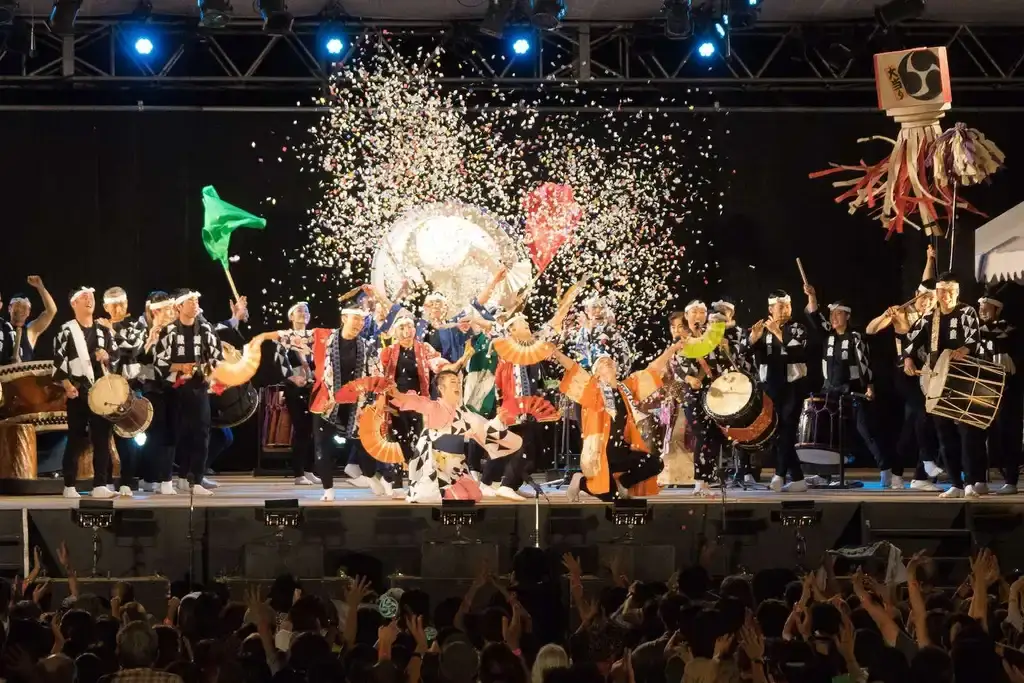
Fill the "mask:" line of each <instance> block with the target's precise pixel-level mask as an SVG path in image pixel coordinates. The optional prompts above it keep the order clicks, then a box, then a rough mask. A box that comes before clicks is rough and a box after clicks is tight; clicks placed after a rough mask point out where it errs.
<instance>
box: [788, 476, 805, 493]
mask: <svg viewBox="0 0 1024 683" xmlns="http://www.w3.org/2000/svg"><path fill="white" fill-rule="evenodd" d="M782 490H783V491H784V492H785V493H803V492H804V491H806V490H807V480H806V479H798V480H797V481H791V482H789V483H788V484H786V485H785V486H783V487H782Z"/></svg>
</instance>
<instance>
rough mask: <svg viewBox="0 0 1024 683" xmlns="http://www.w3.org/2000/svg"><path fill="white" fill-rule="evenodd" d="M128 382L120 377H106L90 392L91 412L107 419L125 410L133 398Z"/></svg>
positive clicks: (97, 381) (97, 382)
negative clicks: (125, 406) (129, 398)
mask: <svg viewBox="0 0 1024 683" xmlns="http://www.w3.org/2000/svg"><path fill="white" fill-rule="evenodd" d="M131 393H132V391H131V388H130V387H129V386H128V380H126V379H125V378H124V377H121V376H120V375H104V376H103V377H100V378H99V379H98V380H96V383H95V384H93V385H92V389H90V390H89V410H91V411H92V412H94V413H95V414H97V415H100V416H103V417H107V416H109V415H114V414H116V413H118V412H121V411H122V410H123V406H124V404H125V403H127V402H128V397H129V396H131Z"/></svg>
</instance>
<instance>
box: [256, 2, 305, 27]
mask: <svg viewBox="0 0 1024 683" xmlns="http://www.w3.org/2000/svg"><path fill="white" fill-rule="evenodd" d="M256 6H257V7H258V8H259V10H260V16H261V17H263V30H264V31H265V32H266V33H271V34H284V33H288V32H289V31H291V30H292V23H294V21H295V19H294V17H292V14H291V12H289V11H288V5H286V4H285V1H284V0H256Z"/></svg>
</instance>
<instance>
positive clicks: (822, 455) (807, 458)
mask: <svg viewBox="0 0 1024 683" xmlns="http://www.w3.org/2000/svg"><path fill="white" fill-rule="evenodd" d="M796 457H797V458H799V459H800V462H802V463H806V464H808V465H833V466H838V465H839V462H840V461H841V460H842V457H843V456H841V455H840V454H839V453H837V452H836V451H828V450H825V449H823V448H799V447H797V449H796Z"/></svg>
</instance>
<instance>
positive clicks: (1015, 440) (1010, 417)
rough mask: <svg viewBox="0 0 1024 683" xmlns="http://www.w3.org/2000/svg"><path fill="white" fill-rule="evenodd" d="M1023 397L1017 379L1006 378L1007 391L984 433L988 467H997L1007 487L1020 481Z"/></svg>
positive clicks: (1023, 417) (1023, 418) (1023, 424)
mask: <svg viewBox="0 0 1024 683" xmlns="http://www.w3.org/2000/svg"><path fill="white" fill-rule="evenodd" d="M1022 413H1024V395H1022V387H1021V382H1020V381H1019V380H1018V379H1017V376H1016V375H1007V376H1006V388H1005V389H1004V390H1003V397H1002V399H1001V400H1000V402H999V412H998V413H997V414H996V419H995V421H994V422H993V423H992V426H991V427H989V428H988V430H986V432H985V445H986V451H987V454H988V463H986V465H987V467H992V466H994V465H996V464H998V465H999V467H1000V469H1001V470H1002V472H1003V477H1004V478H1005V479H1006V483H1007V484H1010V485H1011V486H1016V485H1017V482H1018V480H1019V478H1020V462H1021V430H1022V427H1024V415H1022Z"/></svg>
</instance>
